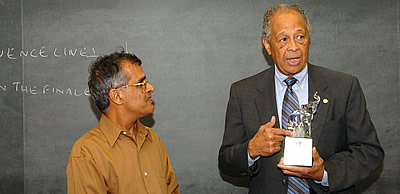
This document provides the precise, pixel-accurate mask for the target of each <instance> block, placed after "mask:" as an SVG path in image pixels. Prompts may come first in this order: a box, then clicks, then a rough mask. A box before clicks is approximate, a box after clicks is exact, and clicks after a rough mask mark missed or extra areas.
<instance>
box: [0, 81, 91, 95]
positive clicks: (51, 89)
mask: <svg viewBox="0 0 400 194" xmlns="http://www.w3.org/2000/svg"><path fill="white" fill-rule="evenodd" d="M8 85H9V86H10V87H7V86H8ZM9 88H11V91H8V90H7V89H9ZM0 92H1V93H5V92H19V93H24V94H31V95H51V94H56V95H68V96H75V97H79V96H90V93H89V89H88V88H83V89H78V88H73V87H59V86H55V85H51V84H44V85H42V86H38V85H29V84H23V83H22V82H21V81H14V82H11V83H9V84H1V85H0Z"/></svg>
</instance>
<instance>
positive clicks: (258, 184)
mask: <svg viewBox="0 0 400 194" xmlns="http://www.w3.org/2000/svg"><path fill="white" fill-rule="evenodd" d="M308 75H309V83H308V84H309V99H313V94H314V93H315V91H318V95H319V96H320V97H321V102H320V104H319V106H318V109H317V112H316V113H315V115H314V119H313V121H312V133H311V134H312V137H313V139H314V146H315V147H316V148H317V151H318V153H319V154H320V156H321V157H322V158H323V159H324V166H325V170H326V171H327V172H328V177H329V178H328V179H329V187H323V186H322V185H320V184H317V183H315V182H314V181H313V180H310V179H307V181H308V182H309V184H310V186H311V187H312V190H314V191H316V192H318V193H323V192H351V191H352V189H353V188H354V184H355V183H357V182H359V181H360V180H362V179H364V178H366V177H367V176H368V175H369V174H370V173H371V172H372V171H373V170H375V169H376V168H377V167H379V165H380V164H381V163H382V162H383V158H384V152H383V149H382V148H381V146H380V143H379V141H378V138H377V135H376V131H375V127H374V125H373V124H372V122H371V120H370V116H369V113H368V111H367V109H366V103H365V98H364V94H363V92H362V90H361V87H360V84H359V82H358V80H357V78H355V77H353V76H350V75H347V74H344V73H340V72H336V71H332V70H328V69H326V68H323V67H318V66H314V65H311V64H309V65H308ZM275 99H276V98H275V81H274V67H272V68H269V69H267V70H265V71H263V72H261V73H259V74H257V75H254V76H252V77H249V78H246V79H244V80H241V81H238V82H236V83H234V84H232V86H231V92H230V99H229V103H228V107H227V112H226V123H225V133H224V137H223V143H222V145H221V148H220V151H219V169H220V170H221V172H222V173H224V174H226V175H229V176H250V185H249V192H250V193H286V192H287V176H285V175H284V174H283V173H282V171H281V170H280V169H279V168H277V166H276V165H277V164H278V163H279V160H280V158H281V157H282V156H283V150H282V149H281V151H280V152H278V153H276V154H274V155H272V156H269V157H261V158H260V159H259V160H258V161H257V162H256V163H255V164H254V165H253V166H252V167H251V168H249V167H248V164H247V147H248V143H249V141H250V139H251V138H253V137H254V135H255V134H256V133H257V131H258V129H259V127H260V125H263V124H265V123H267V122H268V121H269V120H270V119H271V116H276V118H277V122H276V123H275V127H276V128H279V122H280V121H279V119H278V113H277V108H276V107H277V105H276V100H275ZM323 99H328V102H327V103H323Z"/></svg>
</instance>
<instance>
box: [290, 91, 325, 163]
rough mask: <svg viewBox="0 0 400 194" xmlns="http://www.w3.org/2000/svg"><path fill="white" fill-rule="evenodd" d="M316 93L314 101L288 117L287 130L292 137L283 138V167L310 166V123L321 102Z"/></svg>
mask: <svg viewBox="0 0 400 194" xmlns="http://www.w3.org/2000/svg"><path fill="white" fill-rule="evenodd" d="M317 93H318V92H315V94H314V101H312V102H310V103H308V104H303V105H302V106H301V107H300V109H299V110H295V111H293V112H292V113H291V114H290V116H289V123H288V130H289V131H292V132H293V133H294V135H293V136H290V137H289V136H286V137H285V150H284V155H283V164H284V165H293V166H312V138H311V121H312V120H313V117H314V114H315V113H316V112H317V107H318V105H319V102H320V100H321V97H319V96H318V95H317Z"/></svg>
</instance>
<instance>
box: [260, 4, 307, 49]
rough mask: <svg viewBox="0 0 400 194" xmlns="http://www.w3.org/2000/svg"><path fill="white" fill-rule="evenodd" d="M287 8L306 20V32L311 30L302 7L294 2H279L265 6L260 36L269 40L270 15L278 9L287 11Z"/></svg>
mask: <svg viewBox="0 0 400 194" xmlns="http://www.w3.org/2000/svg"><path fill="white" fill-rule="evenodd" d="M288 10H292V11H297V12H298V13H299V14H300V15H301V16H302V17H303V19H304V21H305V22H306V25H307V30H308V33H310V32H311V25H310V22H309V21H308V17H307V14H306V12H305V11H304V9H303V8H301V7H300V6H298V5H296V4H292V5H288V4H280V5H276V6H274V7H270V8H267V9H266V10H265V12H264V22H263V25H262V36H263V38H265V39H266V40H267V41H268V42H269V41H270V40H271V24H270V22H271V17H272V16H273V15H274V14H275V13H277V12H279V11H288Z"/></svg>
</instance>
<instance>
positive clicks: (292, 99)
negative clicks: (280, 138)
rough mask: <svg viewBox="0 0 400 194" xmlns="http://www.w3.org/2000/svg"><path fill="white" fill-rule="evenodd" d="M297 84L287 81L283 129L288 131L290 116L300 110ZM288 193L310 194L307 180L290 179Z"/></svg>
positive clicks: (290, 79) (291, 78) (292, 177)
mask: <svg viewBox="0 0 400 194" xmlns="http://www.w3.org/2000/svg"><path fill="white" fill-rule="evenodd" d="M296 82H297V79H296V78H294V77H288V78H287V79H285V83H286V84H287V88H286V92H285V96H284V97H283V104H282V128H283V129H287V126H288V122H289V115H290V113H292V112H293V111H295V110H298V109H299V100H298V98H297V95H296V93H295V92H294V91H293V89H292V86H293V85H294V84H295V83H296ZM288 179H289V181H288V192H287V193H290V194H292V193H296V194H297V193H310V189H309V188H308V183H307V181H306V180H304V179H302V178H298V177H294V176H289V177H288Z"/></svg>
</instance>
